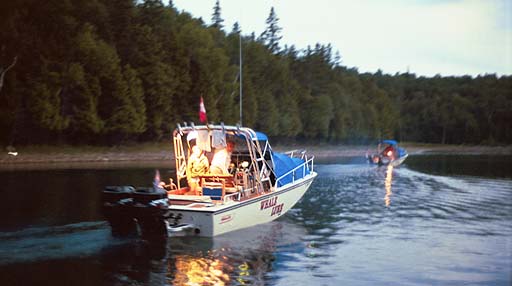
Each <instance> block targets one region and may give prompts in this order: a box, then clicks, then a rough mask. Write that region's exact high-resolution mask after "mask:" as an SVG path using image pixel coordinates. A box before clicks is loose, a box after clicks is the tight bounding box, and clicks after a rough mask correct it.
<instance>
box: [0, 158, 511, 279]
mask: <svg viewBox="0 0 512 286" xmlns="http://www.w3.org/2000/svg"><path fill="white" fill-rule="evenodd" d="M155 168H158V169H159V170H160V172H161V174H162V176H163V177H166V176H168V175H170V173H171V169H170V167H169V166H161V165H160V166H157V165H146V166H139V167H126V166H114V167H113V166H106V167H105V166H103V167H96V168H83V167H82V168H76V167H75V168H71V169H69V168H68V169H61V168H53V169H51V170H10V171H0V181H1V182H2V184H1V187H0V190H1V194H2V207H1V208H0V281H1V282H0V283H1V284H2V285H52V286H59V285H75V286H78V285H224V284H226V285H318V286H320V285H504V286H505V285H507V286H509V285H511V284H512V156H506V157H503V156H453V155H452V156H441V155H422V156H411V157H410V158H408V159H407V161H406V163H405V165H403V166H401V167H399V168H394V169H388V168H385V167H381V168H376V167H371V166H368V165H366V164H364V163H363V162H359V160H356V159H354V160H347V159H342V160H341V159H340V160H337V159H331V160H329V161H327V160H324V162H321V161H318V162H317V164H316V165H315V169H316V171H317V172H318V173H319V176H318V178H317V179H316V181H315V182H314V183H313V185H312V187H311V189H310V190H309V191H308V192H307V193H306V195H305V197H304V198H303V199H302V200H301V201H300V202H299V203H298V204H297V205H296V206H295V207H294V208H293V209H292V210H291V211H290V212H288V213H287V214H286V215H285V216H283V217H281V218H280V219H279V220H277V221H274V222H272V223H269V224H265V225H261V226H256V227H253V228H249V229H245V230H242V231H238V232H233V233H228V234H226V235H223V236H220V237H216V238H214V239H206V238H191V237H188V238H172V239H170V240H169V241H168V242H167V243H166V244H151V243H148V242H146V241H142V240H138V239H130V238H125V239H117V238H113V237H112V236H111V235H110V228H109V226H108V224H107V223H106V222H105V221H104V220H103V217H102V215H101V213H100V204H101V201H100V191H101V190H102V189H103V187H104V186H105V185H128V184H132V185H143V186H144V185H145V186H147V185H150V184H151V180H152V178H153V174H154V172H155ZM223 283H224V284H223Z"/></svg>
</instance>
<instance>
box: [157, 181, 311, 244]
mask: <svg viewBox="0 0 512 286" xmlns="http://www.w3.org/2000/svg"><path fill="white" fill-rule="evenodd" d="M316 176H317V174H316V173H314V172H312V173H311V174H310V175H308V176H307V177H305V178H303V179H300V180H297V181H295V182H294V183H292V184H288V185H285V186H283V187H280V188H279V189H277V190H276V191H273V192H270V193H266V194H263V195H260V196H257V197H254V198H251V199H248V200H245V201H240V202H230V203H226V204H223V205H221V206H212V207H204V208H198V209H194V207H183V206H172V205H171V206H170V207H169V213H168V215H169V216H170V217H171V218H169V219H168V220H167V221H168V224H169V225H170V226H171V227H170V229H169V230H170V232H169V235H171V236H172V235H173V234H175V233H174V232H173V230H172V228H173V227H172V225H188V226H190V227H189V228H188V231H189V232H190V231H191V232H192V233H193V234H194V235H198V236H205V237H213V236H217V235H221V234H224V233H228V232H231V231H235V230H239V229H243V228H247V227H251V226H255V225H258V224H263V223H267V222H270V221H273V220H275V219H277V218H279V217H280V216H282V215H284V214H285V213H286V212H287V211H288V210H290V209H291V208H292V207H293V206H294V205H295V204H296V203H297V202H298V201H299V200H300V199H301V198H302V196H303V195H304V193H305V192H306V191H307V190H308V188H309V187H310V186H311V183H312V182H313V180H314V178H315V177H316ZM176 217H180V219H179V220H178V221H177V220H176V219H174V218H176Z"/></svg>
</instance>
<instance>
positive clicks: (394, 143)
mask: <svg viewBox="0 0 512 286" xmlns="http://www.w3.org/2000/svg"><path fill="white" fill-rule="evenodd" d="M382 143H384V144H389V145H398V142H396V141H395V140H389V139H388V140H382Z"/></svg>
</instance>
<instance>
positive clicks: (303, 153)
mask: <svg viewBox="0 0 512 286" xmlns="http://www.w3.org/2000/svg"><path fill="white" fill-rule="evenodd" d="M284 154H285V155H288V156H290V157H291V158H295V156H297V155H299V156H297V158H300V159H305V158H306V149H295V150H290V151H287V152H284Z"/></svg>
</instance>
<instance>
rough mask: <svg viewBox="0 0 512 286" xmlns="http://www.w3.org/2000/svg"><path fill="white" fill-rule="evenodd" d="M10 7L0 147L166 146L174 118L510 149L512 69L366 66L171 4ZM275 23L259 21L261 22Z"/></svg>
mask: <svg viewBox="0 0 512 286" xmlns="http://www.w3.org/2000/svg"><path fill="white" fill-rule="evenodd" d="M2 6H3V7H2V9H1V10H0V74H1V76H2V77H1V78H0V80H1V81H0V132H1V133H0V144H1V145H4V146H5V145H14V144H16V145H19V144H42V143H44V144H64V143H65V144H76V143H80V144H83V143H85V144H120V143H125V142H130V141H150V140H160V139H162V138H166V137H167V136H169V134H170V132H171V130H172V129H173V128H174V127H175V126H176V123H180V122H185V121H186V122H191V121H194V122H196V123H197V121H198V103H199V98H200V97H203V98H204V102H205V106H206V109H207V113H208V120H209V121H211V122H216V123H219V122H224V123H226V124H236V123H237V122H239V120H240V118H239V108H240V105H239V101H240V97H239V96H240V95H239V51H240V49H239V43H240V35H242V38H241V43H242V54H243V74H242V78H243V81H242V82H243V97H242V100H243V125H244V126H249V127H253V128H255V129H257V130H261V131H263V132H266V133H267V134H268V135H270V136H273V137H280V138H282V139H285V140H295V139H300V140H321V141H328V142H359V143H361V142H366V141H369V140H374V139H380V138H396V139H399V140H402V141H417V142H432V143H455V144H459V143H477V144H478V143H486V144H495V143H507V144H509V143H512V124H511V122H512V77H511V76H502V77H497V76H496V75H485V76H478V77H476V78H472V77H470V76H463V77H440V76H439V77H433V78H425V77H417V76H416V75H414V74H410V73H404V74H395V75H387V74H382V73H380V72H377V73H375V74H368V73H365V74H361V73H359V72H358V71H357V69H349V68H347V67H345V66H343V65H342V64H341V61H340V56H339V55H338V54H333V51H332V48H331V46H330V45H321V44H317V45H315V46H314V47H308V48H307V49H305V50H297V49H295V48H294V47H293V46H292V47H286V46H285V47H281V46H280V45H279V40H280V38H281V36H280V32H281V28H280V27H279V25H278V20H279V19H278V17H277V15H276V13H275V12H274V10H273V9H272V10H271V11H270V14H269V17H268V18H267V19H266V23H267V29H266V30H265V31H264V33H262V34H261V35H254V33H253V34H251V35H244V33H243V31H241V27H239V26H238V25H237V24H235V26H234V27H233V28H232V29H231V31H230V32H225V30H228V29H226V28H225V27H224V26H223V19H222V17H221V9H220V8H221V7H220V5H219V2H217V4H216V5H215V7H213V9H212V23H213V24H211V25H207V24H205V22H203V20H202V19H195V18H193V17H191V15H190V14H188V13H186V12H180V11H178V10H177V9H176V8H175V7H174V6H173V4H172V1H170V2H169V3H168V4H164V3H162V2H161V1H158V0H147V1H133V0H73V1H71V0H47V1H35V0H17V1H8V2H6V3H4V4H2ZM264 20H265V19H262V21H264Z"/></svg>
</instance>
